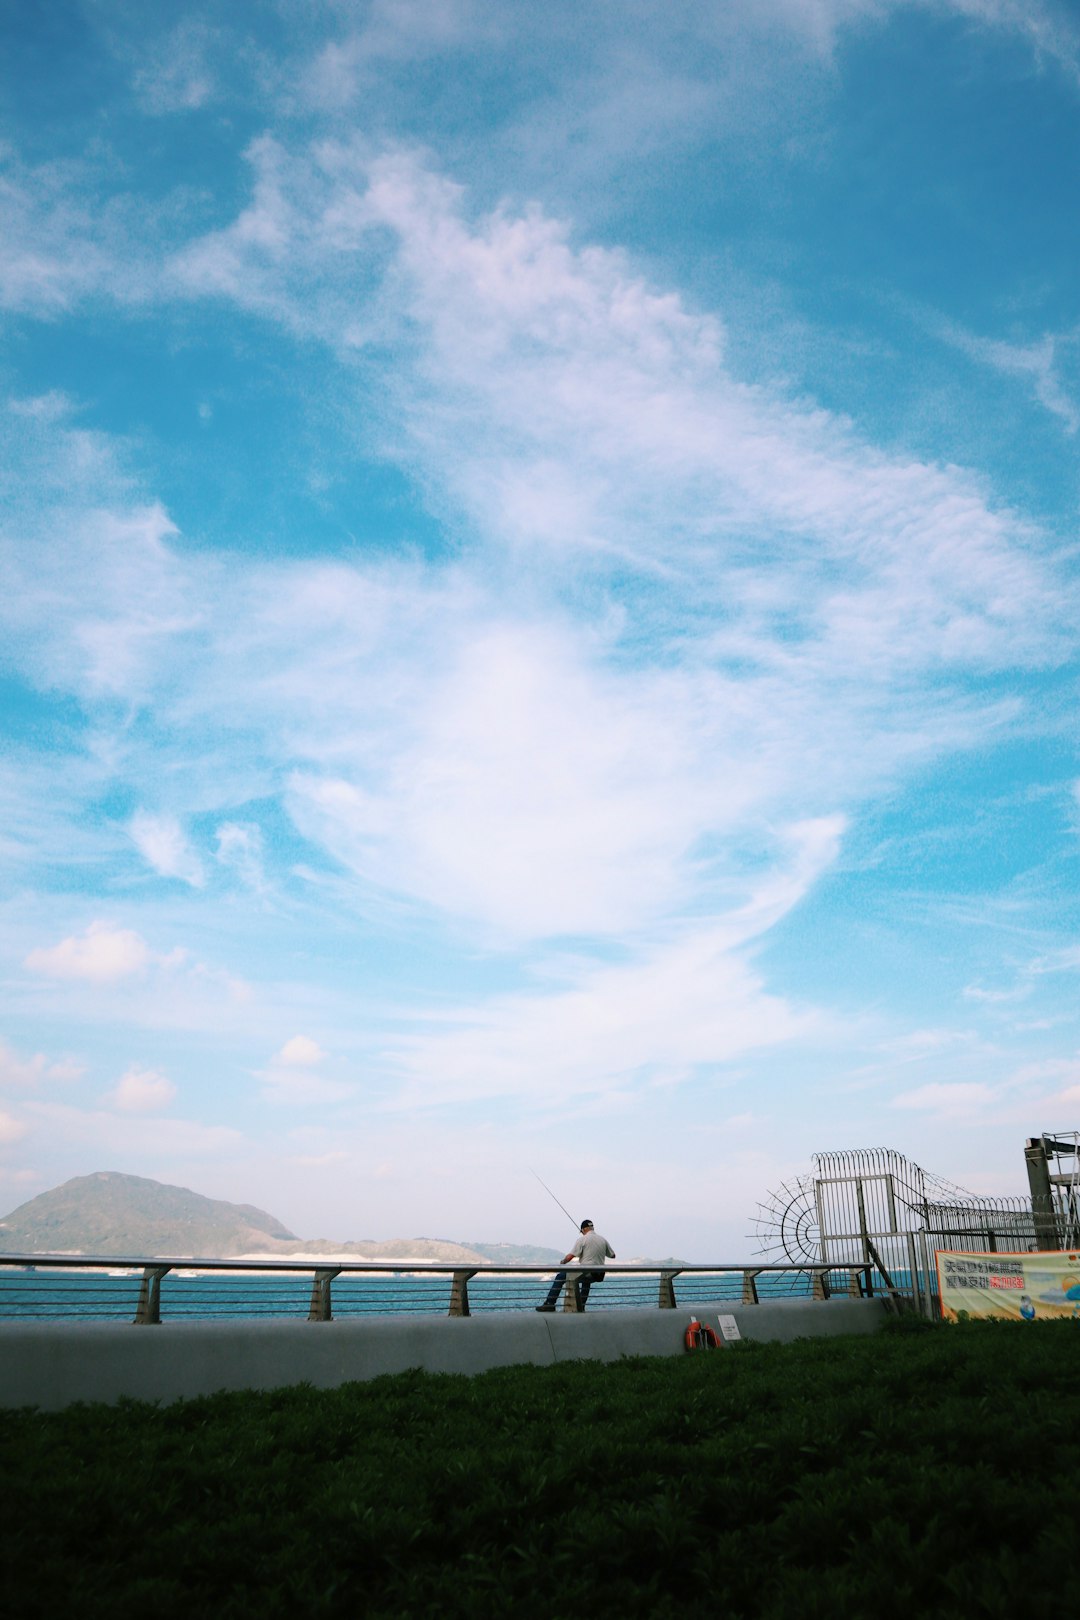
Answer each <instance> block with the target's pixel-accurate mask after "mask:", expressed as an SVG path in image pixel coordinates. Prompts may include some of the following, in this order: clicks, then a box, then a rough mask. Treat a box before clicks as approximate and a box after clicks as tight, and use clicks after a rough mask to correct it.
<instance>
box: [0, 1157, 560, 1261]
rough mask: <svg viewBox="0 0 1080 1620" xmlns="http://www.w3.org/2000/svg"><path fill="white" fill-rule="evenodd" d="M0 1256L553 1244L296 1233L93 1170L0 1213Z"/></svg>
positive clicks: (447, 1252)
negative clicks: (349, 1238) (338, 1238)
mask: <svg viewBox="0 0 1080 1620" xmlns="http://www.w3.org/2000/svg"><path fill="white" fill-rule="evenodd" d="M0 1254H93V1255H98V1254H100V1255H106V1256H110V1257H120V1256H124V1257H127V1258H132V1259H142V1258H144V1257H145V1258H148V1259H150V1258H153V1257H154V1256H157V1255H161V1256H166V1257H169V1258H175V1259H188V1258H199V1259H204V1260H210V1259H231V1258H233V1257H234V1256H237V1257H238V1256H240V1255H248V1256H251V1255H256V1254H258V1255H265V1256H267V1257H269V1258H275V1259H287V1258H288V1257H289V1256H290V1255H304V1256H307V1255H312V1256H317V1257H320V1258H321V1257H323V1256H326V1257H330V1256H334V1255H336V1256H339V1257H342V1258H346V1259H350V1260H401V1261H409V1260H442V1261H458V1260H460V1261H461V1262H462V1263H463V1264H466V1265H468V1264H483V1263H484V1262H485V1261H488V1262H494V1263H495V1264H497V1265H547V1264H549V1263H550V1262H551V1261H553V1260H558V1259H559V1258H560V1255H559V1251H558V1250H557V1249H539V1248H532V1247H530V1246H528V1245H524V1246H522V1245H514V1244H511V1243H476V1244H464V1243H453V1242H451V1241H449V1240H448V1239H445V1238H425V1237H415V1238H390V1239H387V1240H386V1241H382V1242H380V1241H377V1240H375V1239H367V1238H362V1239H360V1240H359V1241H358V1242H348V1243H341V1242H332V1241H330V1240H329V1239H327V1238H313V1239H307V1238H298V1237H297V1236H296V1235H295V1234H294V1233H292V1232H290V1231H289V1230H288V1228H287V1227H285V1226H283V1225H282V1224H281V1222H280V1221H279V1220H275V1218H274V1216H273V1215H268V1214H267V1213H266V1211H265V1210H262V1209H256V1208H255V1207H254V1205H252V1204H229V1203H226V1202H225V1201H224V1200H222V1199H219V1198H204V1197H203V1195H202V1194H201V1193H196V1192H190V1191H189V1190H188V1188H186V1187H171V1186H168V1185H167V1184H166V1183H165V1182H161V1181H151V1180H149V1178H148V1177H146V1176H126V1175H122V1174H121V1173H120V1171H118V1170H99V1171H97V1172H95V1173H94V1174H93V1175H89V1176H76V1177H75V1178H74V1179H73V1180H72V1181H65V1182H64V1184H63V1186H62V1187H54V1188H53V1190H52V1191H51V1192H45V1193H40V1194H39V1195H38V1197H37V1198H31V1199H30V1201H29V1203H26V1204H20V1206H19V1208H18V1209H15V1210H12V1212H11V1214H10V1215H8V1216H6V1217H5V1219H4V1220H2V1221H0Z"/></svg>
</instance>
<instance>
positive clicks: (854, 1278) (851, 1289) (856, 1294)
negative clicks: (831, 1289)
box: [847, 1266, 862, 1299]
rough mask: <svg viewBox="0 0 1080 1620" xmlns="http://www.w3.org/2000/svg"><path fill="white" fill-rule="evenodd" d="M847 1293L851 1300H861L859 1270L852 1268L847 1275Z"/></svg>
mask: <svg viewBox="0 0 1080 1620" xmlns="http://www.w3.org/2000/svg"><path fill="white" fill-rule="evenodd" d="M847 1291H848V1294H849V1296H850V1298H852V1299H861V1298H862V1285H861V1283H860V1282H859V1268H858V1266H852V1268H851V1270H850V1271H849V1272H848V1274H847Z"/></svg>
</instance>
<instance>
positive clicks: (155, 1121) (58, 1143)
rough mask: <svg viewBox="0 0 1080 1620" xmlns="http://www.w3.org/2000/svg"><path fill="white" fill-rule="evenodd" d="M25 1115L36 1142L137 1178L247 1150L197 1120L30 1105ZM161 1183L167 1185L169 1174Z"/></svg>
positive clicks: (237, 1135)
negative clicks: (122, 1167) (121, 1169)
mask: <svg viewBox="0 0 1080 1620" xmlns="http://www.w3.org/2000/svg"><path fill="white" fill-rule="evenodd" d="M26 1113H27V1115H28V1116H29V1119H30V1122H31V1127H32V1129H33V1130H34V1135H35V1138H36V1139H37V1140H39V1141H43V1140H46V1139H47V1140H48V1141H49V1143H50V1145H51V1146H52V1147H53V1148H54V1149H56V1150H57V1151H58V1152H67V1151H70V1150H74V1151H75V1152H76V1153H77V1154H78V1156H79V1162H80V1163H82V1164H86V1163H87V1162H91V1163H92V1162H93V1160H92V1159H89V1155H91V1154H93V1155H94V1157H95V1158H97V1159H98V1162H99V1163H100V1162H101V1160H100V1157H99V1156H100V1155H102V1154H107V1155H108V1158H107V1160H106V1161H105V1162H107V1163H110V1164H113V1165H122V1164H125V1163H127V1164H130V1165H131V1167H132V1170H133V1172H134V1173H136V1174H139V1175H146V1174H147V1173H150V1174H153V1173H154V1170H155V1169H156V1168H157V1166H159V1165H162V1166H167V1165H169V1164H170V1161H172V1162H175V1161H176V1160H183V1159H185V1158H188V1157H191V1158H199V1159H201V1158H216V1157H220V1156H221V1155H223V1154H226V1153H235V1152H237V1151H238V1150H240V1149H243V1148H244V1147H245V1138H244V1135H243V1133H242V1132H241V1131H238V1130H234V1129H233V1128H232V1127H231V1126H226V1125H203V1124H201V1123H199V1122H198V1121H197V1120H187V1119H175V1118H169V1117H161V1116H159V1115H152V1116H151V1115H144V1114H138V1113H123V1112H117V1111H116V1110H114V1109H105V1108H98V1109H87V1108H72V1107H70V1106H68V1105H66V1104H62V1103H49V1102H33V1101H32V1102H28V1103H27V1104H26ZM158 1174H161V1172H160V1171H158ZM162 1179H163V1180H167V1179H169V1176H168V1174H165V1175H163V1176H162Z"/></svg>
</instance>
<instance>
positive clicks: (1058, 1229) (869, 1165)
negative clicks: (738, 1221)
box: [756, 1131, 1080, 1316]
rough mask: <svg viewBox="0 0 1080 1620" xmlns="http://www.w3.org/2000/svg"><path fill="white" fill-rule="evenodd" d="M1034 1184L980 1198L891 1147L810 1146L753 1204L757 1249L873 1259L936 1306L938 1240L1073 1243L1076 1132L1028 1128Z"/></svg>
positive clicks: (925, 1308)
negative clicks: (808, 1162) (800, 1172)
mask: <svg viewBox="0 0 1080 1620" xmlns="http://www.w3.org/2000/svg"><path fill="white" fill-rule="evenodd" d="M1025 1161H1026V1163H1027V1168H1028V1179H1029V1185H1030V1189H1031V1196H1030V1199H1026V1198H1023V1197H1021V1196H1015V1197H1012V1196H1003V1197H996V1198H986V1197H980V1196H978V1195H977V1194H975V1193H969V1192H967V1191H965V1190H964V1188H962V1187H957V1186H955V1185H954V1184H953V1183H952V1182H949V1181H946V1180H944V1179H943V1178H942V1177H940V1176H935V1175H931V1174H930V1173H929V1172H928V1171H925V1170H923V1169H922V1168H921V1167H920V1166H919V1165H917V1164H914V1163H913V1162H912V1161H911V1160H910V1159H907V1158H905V1157H904V1155H903V1154H902V1153H897V1152H895V1151H894V1150H893V1149H892V1148H858V1149H854V1150H851V1151H845V1152H837V1153H816V1154H815V1155H814V1161H813V1162H814V1173H813V1175H810V1176H801V1177H798V1178H797V1179H796V1180H795V1181H792V1182H788V1183H785V1184H784V1185H783V1186H781V1187H780V1188H779V1189H778V1191H777V1192H775V1193H772V1194H770V1196H769V1199H768V1201H767V1203H765V1204H762V1205H761V1206H759V1210H760V1213H759V1215H758V1217H757V1221H756V1226H757V1236H758V1239H759V1244H760V1247H759V1252H760V1253H763V1254H767V1255H770V1256H772V1257H774V1258H778V1259H779V1258H782V1259H783V1260H785V1261H786V1262H788V1263H790V1264H811V1265H830V1264H832V1265H842V1264H845V1263H846V1264H849V1265H850V1264H859V1263H865V1264H869V1265H872V1266H873V1267H874V1273H873V1276H874V1279H875V1283H876V1286H878V1287H879V1288H881V1289H882V1290H883V1291H885V1292H886V1293H888V1294H889V1295H890V1296H891V1297H892V1298H893V1299H894V1300H895V1301H897V1302H899V1301H901V1300H905V1301H908V1302H909V1303H910V1304H912V1305H914V1306H915V1307H916V1308H917V1309H918V1310H919V1311H921V1312H922V1313H923V1314H924V1315H927V1316H934V1315H936V1314H937V1311H938V1300H937V1267H936V1265H935V1262H934V1253H935V1250H938V1249H951V1250H977V1251H989V1252H991V1253H996V1252H1002V1253H1013V1254H1016V1253H1027V1252H1030V1251H1032V1250H1036V1249H1069V1248H1076V1247H1080V1131H1064V1132H1063V1131H1058V1132H1055V1133H1054V1134H1053V1135H1049V1134H1048V1135H1043V1136H1037V1137H1031V1138H1030V1139H1029V1140H1028V1143H1027V1146H1026V1148H1025Z"/></svg>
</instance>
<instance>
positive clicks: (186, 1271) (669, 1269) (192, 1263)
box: [0, 1254, 875, 1329]
mask: <svg viewBox="0 0 1080 1620" xmlns="http://www.w3.org/2000/svg"><path fill="white" fill-rule="evenodd" d="M591 1269H593V1268H591V1267H586V1266H582V1265H581V1264H580V1262H577V1263H573V1262H572V1263H570V1264H568V1265H567V1266H565V1267H564V1266H562V1265H561V1264H559V1263H556V1262H548V1263H546V1264H537V1263H532V1264H524V1263H523V1264H518V1265H514V1264H502V1263H498V1264H497V1263H495V1262H488V1263H481V1262H479V1261H473V1262H471V1263H465V1262H462V1261H460V1260H458V1261H453V1260H416V1261H412V1262H410V1261H408V1260H401V1259H398V1260H365V1259H361V1258H357V1259H352V1258H349V1259H345V1258H342V1257H339V1256H337V1255H334V1256H330V1255H326V1256H315V1255H306V1256H304V1257H303V1258H300V1257H299V1256H297V1257H295V1258H294V1257H291V1256H289V1257H282V1258H279V1259H266V1260H261V1259H260V1260H255V1259H250V1260H249V1259H244V1258H241V1257H232V1258H228V1257H226V1258H222V1257H221V1256H214V1257H209V1256H207V1257H202V1256H198V1255H173V1256H167V1255H154V1256H152V1257H149V1256H145V1255H141V1256H133V1255H132V1256H117V1255H72V1254H0V1329H2V1320H3V1319H4V1318H5V1317H6V1319H8V1320H11V1319H12V1318H15V1319H18V1318H19V1317H25V1316H35V1317H41V1316H48V1315H54V1316H55V1315H89V1314H98V1315H116V1314H119V1313H118V1312H117V1311H116V1310H115V1309H103V1310H97V1311H95V1310H93V1309H92V1308H91V1307H92V1305H93V1303H94V1301H91V1302H90V1304H88V1303H87V1300H86V1297H85V1296H79V1295H73V1296H72V1297H73V1299H74V1305H73V1307H72V1308H71V1309H70V1310H66V1311H65V1310H50V1309H49V1295H48V1290H47V1288H46V1287H42V1289H41V1290H38V1291H35V1289H34V1288H33V1286H31V1287H30V1288H25V1287H20V1286H12V1284H13V1283H14V1282H15V1277H14V1275H13V1274H25V1273H27V1272H39V1271H46V1272H52V1273H58V1272H60V1273H64V1272H66V1273H75V1274H81V1275H83V1276H87V1277H89V1276H93V1277H95V1278H96V1279H100V1280H102V1281H104V1279H103V1278H101V1273H102V1272H104V1273H106V1274H109V1275H111V1276H112V1277H119V1278H122V1279H124V1278H127V1277H128V1274H130V1279H131V1281H132V1282H134V1281H136V1280H138V1282H139V1294H138V1300H137V1304H136V1309H135V1316H134V1321H135V1322H136V1323H137V1324H139V1325H156V1324H159V1323H160V1322H161V1319H162V1283H163V1281H164V1279H165V1278H166V1277H169V1276H170V1274H171V1275H172V1276H173V1277H174V1279H175V1282H176V1284H177V1286H178V1290H179V1285H181V1284H184V1283H186V1282H187V1281H188V1280H189V1279H190V1274H191V1273H196V1274H198V1275H199V1276H203V1277H206V1276H213V1275H214V1274H222V1275H232V1276H235V1277H246V1278H248V1279H250V1280H251V1281H252V1283H253V1293H254V1292H255V1290H254V1284H255V1283H256V1282H257V1279H258V1278H260V1277H261V1278H262V1279H263V1282H264V1285H266V1284H272V1282H273V1280H274V1279H275V1278H277V1279H281V1280H292V1279H297V1280H300V1279H303V1278H310V1279H311V1291H310V1296H309V1301H308V1320H309V1321H312V1322H329V1321H331V1320H333V1316H334V1310H333V1303H334V1302H333V1296H332V1287H333V1284H334V1283H335V1281H337V1280H339V1279H340V1280H342V1281H347V1280H348V1279H350V1278H351V1279H353V1280H354V1282H355V1281H361V1280H362V1279H364V1278H369V1279H371V1280H372V1281H373V1282H374V1283H382V1284H383V1286H385V1282H386V1281H388V1280H392V1279H397V1280H399V1281H400V1283H401V1291H400V1292H401V1293H402V1294H403V1295H404V1294H405V1293H407V1291H408V1287H409V1285H410V1284H413V1285H417V1286H421V1287H422V1284H423V1283H425V1282H427V1283H429V1284H430V1283H432V1282H435V1281H439V1280H444V1279H445V1280H446V1281H448V1282H449V1284H450V1297H449V1309H448V1310H447V1315H449V1316H456V1317H467V1316H470V1315H472V1306H471V1304H470V1299H469V1284H470V1282H477V1281H479V1283H480V1284H481V1285H482V1284H483V1283H485V1282H498V1281H499V1280H500V1279H502V1280H503V1281H504V1282H505V1283H506V1284H507V1288H508V1291H507V1292H506V1294H505V1297H503V1295H500V1296H499V1298H498V1300H497V1301H496V1303H495V1304H494V1305H490V1304H488V1305H486V1306H484V1307H482V1308H484V1309H499V1308H502V1309H518V1310H521V1309H525V1308H527V1307H528V1306H529V1305H531V1304H533V1303H534V1301H535V1296H534V1295H532V1294H530V1295H529V1296H528V1297H526V1296H525V1295H524V1290H519V1291H518V1292H519V1293H520V1294H521V1295H522V1297H521V1298H517V1297H516V1296H514V1295H512V1293H511V1292H510V1291H509V1285H510V1283H512V1282H513V1281H514V1280H517V1281H519V1282H521V1283H522V1284H525V1283H526V1282H529V1283H531V1282H532V1280H533V1279H537V1280H538V1279H540V1278H550V1277H551V1276H552V1274H553V1273H554V1272H555V1271H557V1270H565V1271H566V1273H567V1278H566V1283H565V1286H564V1289H563V1299H562V1308H563V1310H564V1311H570V1312H575V1311H577V1310H579V1309H581V1307H580V1305H579V1303H578V1297H577V1290H576V1288H575V1286H574V1284H575V1280H576V1278H577V1277H578V1276H579V1275H580V1273H581V1272H582V1271H587V1270H591ZM874 1270H875V1267H874V1266H873V1264H872V1263H870V1262H866V1261H863V1262H858V1263H856V1262H849V1261H838V1262H836V1263H835V1264H827V1265H822V1264H813V1265H801V1266H800V1265H790V1264H788V1265H779V1264H762V1263H761V1262H760V1261H755V1262H753V1263H750V1264H748V1263H747V1262H746V1261H740V1262H734V1263H731V1262H728V1263H723V1264H711V1265H706V1264H684V1265H672V1264H670V1263H660V1262H657V1263H654V1264H649V1263H647V1262H646V1263H640V1264H639V1263H635V1264H625V1263H624V1264H618V1263H616V1264H609V1265H606V1266H605V1267H604V1273H605V1277H606V1278H607V1279H609V1286H607V1287H605V1288H604V1289H603V1291H602V1295H601V1293H600V1291H599V1290H598V1289H597V1290H595V1291H594V1292H593V1294H592V1295H591V1298H592V1300H593V1303H594V1304H596V1303H600V1304H601V1305H602V1306H603V1308H607V1309H612V1308H614V1309H619V1308H625V1307H626V1306H627V1305H636V1306H639V1307H640V1306H642V1305H646V1304H648V1303H650V1300H649V1298H648V1297H647V1296H646V1295H645V1294H643V1293H642V1292H641V1291H640V1290H634V1289H632V1288H630V1287H629V1285H630V1283H631V1282H632V1279H634V1278H642V1277H655V1278H657V1279H658V1288H657V1291H656V1292H655V1293H653V1294H652V1295H651V1300H652V1301H654V1302H655V1304H654V1308H656V1309H661V1310H674V1309H678V1308H680V1302H679V1300H678V1298H677V1295H676V1289H675V1280H676V1278H680V1279H683V1280H684V1282H686V1283H687V1286H686V1288H684V1290H683V1292H684V1298H683V1301H682V1302H681V1303H682V1305H683V1306H686V1305H688V1304H695V1303H699V1302H700V1303H704V1301H700V1300H699V1299H698V1297H697V1296H695V1297H694V1298H690V1299H688V1298H686V1297H685V1296H686V1293H687V1291H688V1290H689V1292H690V1293H693V1289H692V1287H691V1286H690V1284H689V1282H687V1280H688V1279H693V1278H706V1277H717V1278H729V1277H730V1278H732V1279H737V1289H736V1291H735V1292H733V1293H731V1294H724V1295H723V1298H722V1302H723V1303H731V1304H733V1305H734V1304H739V1305H752V1304H758V1303H760V1300H761V1289H760V1287H759V1283H760V1282H762V1281H763V1280H764V1279H766V1278H770V1277H772V1278H774V1279H776V1285H777V1286H776V1289H775V1290H774V1292H778V1291H780V1290H782V1285H783V1282H784V1279H787V1280H788V1281H789V1282H790V1283H792V1284H797V1283H798V1282H799V1281H800V1280H801V1279H805V1280H806V1284H807V1288H806V1292H807V1295H808V1296H809V1297H811V1298H813V1299H827V1298H829V1297H830V1295H831V1294H832V1292H833V1286H834V1285H833V1281H832V1279H833V1278H834V1277H835V1278H837V1279H842V1280H843V1288H844V1291H845V1292H847V1293H848V1294H858V1295H862V1296H867V1297H868V1296H871V1295H873V1292H874ZM178 1273H179V1274H180V1275H179V1276H178V1275H177V1274H178ZM611 1279H614V1280H615V1281H616V1282H618V1280H619V1279H626V1283H627V1285H628V1287H624V1289H623V1290H622V1291H621V1292H620V1290H619V1289H618V1288H617V1287H615V1288H613V1287H611V1286H610V1280H611ZM58 1282H59V1279H58ZM54 1291H55V1285H54ZM788 1291H789V1292H794V1288H791V1289H789V1290H788ZM177 1297H179V1294H178V1295H177ZM338 1297H339V1300H340V1299H341V1298H342V1296H341V1295H339V1296H338ZM386 1297H389V1296H384V1295H382V1294H380V1301H383V1300H384V1299H385V1298H386ZM443 1297H444V1298H445V1296H443ZM104 1298H105V1296H102V1299H103V1300H104ZM12 1299H13V1300H14V1309H10V1310H9V1309H8V1302H9V1300H12ZM95 1299H96V1296H95ZM274 1299H275V1301H277V1302H278V1303H280V1302H281V1296H277V1295H275V1296H274ZM430 1299H431V1292H430V1290H429V1291H428V1292H427V1293H426V1294H422V1297H421V1303H420V1305H419V1306H417V1305H416V1304H415V1303H413V1301H412V1299H411V1297H410V1298H409V1300H408V1302H407V1303H401V1301H400V1300H398V1301H397V1302H396V1303H397V1304H398V1306H399V1308H400V1310H401V1311H408V1310H416V1309H427V1310H429V1311H430V1309H431V1304H430ZM105 1303H106V1304H107V1305H109V1306H115V1305H116V1304H117V1303H118V1300H117V1298H116V1296H115V1295H113V1294H109V1296H108V1299H107V1300H105ZM202 1303H203V1306H204V1310H203V1314H204V1315H208V1316H211V1317H212V1316H214V1315H215V1314H218V1313H219V1312H220V1311H221V1310H223V1309H224V1308H225V1307H223V1306H222V1305H221V1304H220V1301H219V1303H218V1306H217V1309H215V1310H206V1309H205V1307H206V1304H207V1302H206V1300H205V1299H204V1300H203V1302H202ZM349 1303H355V1294H354V1297H353V1300H351V1301H350V1302H349ZM394 1305H395V1301H394V1300H393V1299H392V1298H391V1299H390V1310H391V1311H392V1310H393V1309H394ZM20 1306H21V1307H22V1308H20ZM360 1309H361V1310H365V1309H366V1310H371V1311H376V1310H378V1311H380V1312H381V1313H382V1314H388V1311H387V1307H386V1305H385V1303H379V1302H377V1303H376V1304H374V1305H370V1306H366V1307H365V1306H364V1304H363V1303H361V1306H360ZM249 1312H250V1313H252V1314H266V1310H265V1308H264V1307H263V1306H262V1304H261V1303H260V1300H253V1299H250V1298H249V1300H248V1301H247V1302H246V1307H242V1308H241V1310H240V1311H239V1312H237V1313H236V1314H241V1315H244V1314H248V1313H249ZM176 1314H180V1315H188V1316H190V1315H193V1314H198V1312H197V1311H192V1310H186V1311H185V1310H183V1309H182V1308H181V1307H179V1306H178V1307H177V1311H176Z"/></svg>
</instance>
